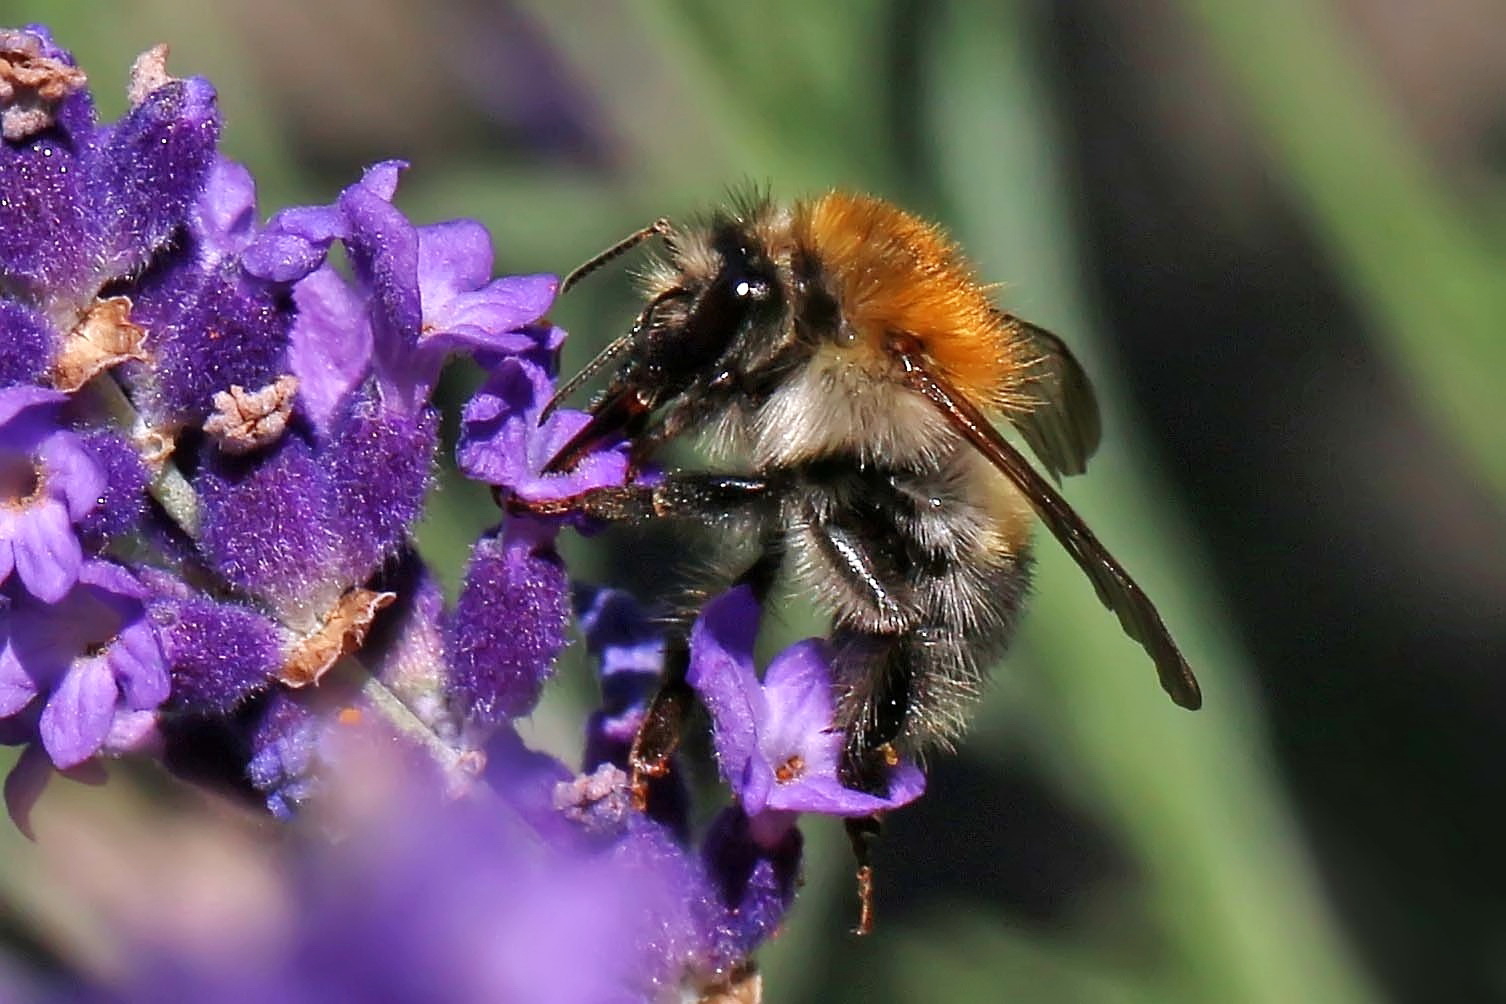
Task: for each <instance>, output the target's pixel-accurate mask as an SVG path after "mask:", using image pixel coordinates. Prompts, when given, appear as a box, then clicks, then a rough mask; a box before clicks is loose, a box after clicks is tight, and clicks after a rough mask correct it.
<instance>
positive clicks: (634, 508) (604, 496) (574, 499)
mask: <svg viewBox="0 0 1506 1004" xmlns="http://www.w3.org/2000/svg"><path fill="white" fill-rule="evenodd" d="M777 488H778V485H777V484H776V483H775V482H773V481H771V480H769V479H767V478H758V477H746V476H743V475H736V474H707V473H702V472H699V471H691V472H676V473H672V474H667V475H665V476H664V478H663V479H662V480H661V481H660V482H659V483H658V484H656V485H621V486H616V485H614V486H609V487H605V488H592V489H591V490H590V491H585V492H581V493H580V494H579V495H572V496H570V497H569V498H563V499H544V500H540V501H532V500H529V499H520V498H517V497H512V498H509V499H508V500H507V508H508V510H509V511H511V512H518V513H523V514H526V515H530V516H563V515H566V514H569V513H580V514H582V515H585V516H591V517H593V518H595V519H602V520H606V521H608V522H611V523H642V522H645V521H647V520H651V519H673V518H676V517H681V518H683V517H707V516H720V515H723V514H726V513H728V512H734V511H737V510H741V509H746V508H748V507H749V506H753V505H757V504H759V503H762V502H764V501H765V500H769V501H772V496H773V495H774V494H775V492H776V489H777Z"/></svg>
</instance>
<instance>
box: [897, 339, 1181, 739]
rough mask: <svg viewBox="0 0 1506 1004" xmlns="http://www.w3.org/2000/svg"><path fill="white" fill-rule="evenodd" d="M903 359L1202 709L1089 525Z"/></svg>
mask: <svg viewBox="0 0 1506 1004" xmlns="http://www.w3.org/2000/svg"><path fill="white" fill-rule="evenodd" d="M898 355H899V359H900V362H901V363H902V365H903V366H904V371H905V382H906V384H907V385H908V386H909V387H910V388H911V389H912V390H914V391H916V392H918V393H920V394H922V395H924V396H925V397H926V399H927V400H929V401H930V402H931V403H932V404H934V405H935V406H936V407H937V408H938V409H940V410H941V412H942V414H944V415H946V417H947V419H948V420H949V421H950V422H951V423H952V425H953V426H954V427H955V428H956V429H957V431H958V432H960V433H961V434H962V435H963V436H965V437H967V439H968V441H969V442H971V443H972V444H973V446H975V447H977V449H978V451H979V452H981V453H982V454H983V455H984V456H985V457H987V458H988V459H989V461H990V462H992V463H993V465H994V466H995V467H997V468H998V469H999V470H1000V471H1002V472H1003V474H1004V476H1005V477H1007V478H1009V480H1010V481H1012V482H1014V485H1015V487H1017V488H1018V489H1019V490H1020V492H1021V493H1022V494H1023V495H1024V496H1025V498H1026V500H1027V501H1028V502H1029V503H1030V506H1031V508H1033V509H1034V510H1035V512H1036V515H1038V516H1039V517H1040V518H1041V521H1042V522H1044V523H1045V524H1046V526H1047V528H1049V529H1050V530H1051V532H1052V534H1054V535H1055V537H1056V539H1057V540H1058V541H1060V542H1061V545H1062V547H1064V548H1066V550H1067V553H1068V554H1070V555H1071V556H1072V558H1073V560H1075V561H1076V562H1077V564H1078V567H1080V568H1081V569H1082V570H1083V571H1084V572H1085V573H1087V576H1088V580H1089V581H1090V582H1092V583H1093V588H1094V590H1096V591H1097V593H1098V598H1099V599H1100V600H1101V601H1103V605H1104V606H1106V607H1108V608H1109V609H1110V610H1112V611H1113V612H1114V613H1115V615H1116V616H1118V618H1119V623H1120V625H1121V626H1122V627H1123V628H1124V633H1125V634H1127V635H1129V636H1130V637H1131V638H1133V639H1135V641H1138V642H1139V643H1140V645H1141V646H1142V647H1143V648H1144V649H1145V651H1146V652H1148V653H1149V654H1150V657H1151V659H1152V660H1153V661H1154V662H1155V664H1156V672H1157V674H1158V675H1159V676H1160V678H1161V687H1162V689H1164V690H1165V691H1166V693H1167V694H1169V695H1170V696H1171V699H1172V700H1173V701H1175V702H1176V703H1177V704H1179V705H1181V706H1182V707H1184V708H1189V709H1192V710H1196V709H1197V708H1199V707H1201V706H1202V704H1203V694H1202V690H1201V689H1200V688H1199V687H1198V683H1197V678H1196V677H1194V676H1193V675H1192V669H1191V667H1189V666H1188V665H1187V660H1186V659H1184V658H1182V653H1181V652H1180V651H1178V649H1177V645H1176V642H1174V641H1173V640H1172V638H1171V633H1170V632H1169V631H1167V630H1166V623H1165V622H1164V621H1162V620H1161V615H1160V614H1159V613H1158V612H1157V611H1156V608H1155V605H1154V604H1153V603H1151V601H1150V597H1148V596H1146V595H1145V591H1144V590H1143V589H1141V588H1140V586H1139V585H1138V584H1137V583H1136V582H1135V580H1134V579H1132V578H1130V574H1129V572H1126V571H1125V570H1124V566H1123V565H1121V564H1119V562H1118V561H1117V560H1115V558H1114V556H1113V555H1112V554H1110V553H1109V552H1108V551H1107V550H1105V549H1104V546H1103V545H1102V544H1101V543H1099V541H1098V538H1097V537H1096V536H1094V535H1093V531H1092V530H1090V529H1088V525H1087V524H1086V523H1084V522H1083V521H1082V517H1080V516H1078V515H1077V513H1075V512H1073V511H1072V507H1071V506H1069V505H1068V504H1067V500H1066V499H1064V498H1062V497H1061V495H1060V494H1058V493H1057V491H1056V489H1055V488H1053V487H1052V486H1051V483H1050V482H1048V481H1047V480H1046V479H1045V478H1043V477H1041V475H1040V474H1039V473H1037V472H1036V470H1035V468H1034V467H1031V466H1030V461H1028V460H1026V459H1025V457H1024V455H1023V454H1021V453H1020V451H1019V450H1016V449H1015V448H1014V447H1013V446H1011V445H1009V443H1008V442H1006V441H1005V440H1004V437H1003V436H1001V435H999V431H998V430H997V429H995V428H994V427H993V423H991V422H990V421H989V420H988V418H987V417H986V416H985V415H984V414H983V413H982V412H980V411H979V410H978V409H977V408H976V407H975V406H974V405H973V404H972V402H970V401H968V400H967V399H966V398H965V397H963V396H962V395H961V394H958V393H957V392H956V391H955V390H953V389H952V388H951V387H950V386H948V385H947V383H946V382H945V381H944V380H942V379H941V378H940V377H938V376H937V375H936V374H935V373H933V372H932V371H931V370H930V369H929V368H928V367H927V366H926V363H925V359H924V358H923V357H922V356H921V355H920V353H919V352H918V351H914V350H910V349H907V348H905V347H901V348H900V349H899V352H898Z"/></svg>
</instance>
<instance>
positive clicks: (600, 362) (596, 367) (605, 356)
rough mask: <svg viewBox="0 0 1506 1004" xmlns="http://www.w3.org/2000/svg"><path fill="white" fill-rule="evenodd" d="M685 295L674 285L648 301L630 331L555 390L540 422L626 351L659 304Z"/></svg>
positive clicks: (613, 341)
mask: <svg viewBox="0 0 1506 1004" xmlns="http://www.w3.org/2000/svg"><path fill="white" fill-rule="evenodd" d="M619 253H620V252H619ZM575 271H576V272H579V271H580V269H576V270H575ZM571 275H574V273H571ZM566 281H567V282H568V281H569V280H568V279H567V280H566ZM684 295H685V290H683V289H681V288H680V287H679V286H672V287H670V288H669V289H666V290H665V291H664V292H662V293H660V294H659V295H658V296H656V297H654V298H653V299H652V300H650V301H648V306H646V307H644V308H643V312H642V313H641V314H639V315H638V319H637V320H636V321H634V322H633V327H632V330H631V331H629V332H628V333H627V334H625V335H620V336H619V337H617V338H614V339H613V340H612V341H611V342H610V343H609V344H608V345H607V347H606V348H604V349H602V350H601V351H600V352H598V353H596V358H594V359H592V360H591V361H590V362H588V363H586V365H585V366H584V367H582V369H581V371H580V372H579V373H577V374H575V375H574V376H573V377H571V378H570V379H569V380H566V381H565V384H564V386H562V387H560V388H559V389H558V390H556V391H555V392H554V396H553V397H551V398H550V399H549V403H548V404H546V405H544V410H543V411H541V412H539V424H540V425H543V424H544V423H545V422H546V421H548V419H549V416H550V415H553V414H554V412H555V409H556V408H558V407H559V406H560V405H561V404H562V403H563V402H564V400H565V398H567V397H569V396H570V395H571V394H574V393H575V392H576V391H577V390H579V389H580V387H581V385H582V384H584V383H585V382H586V381H587V380H589V379H591V378H592V377H593V376H595V375H596V374H597V373H598V372H600V371H601V370H602V368H603V367H605V366H606V365H607V363H610V362H612V361H613V360H614V359H616V358H617V357H618V356H620V355H622V354H623V353H624V352H626V351H627V350H628V348H629V347H630V346H631V345H632V344H633V340H634V339H635V338H637V337H638V332H640V331H642V330H643V329H644V328H645V327H647V326H648V323H649V321H650V319H651V318H652V317H653V315H654V311H655V310H657V309H659V305H660V304H661V303H663V302H664V301H666V300H673V299H675V298H676V297H680V296H684Z"/></svg>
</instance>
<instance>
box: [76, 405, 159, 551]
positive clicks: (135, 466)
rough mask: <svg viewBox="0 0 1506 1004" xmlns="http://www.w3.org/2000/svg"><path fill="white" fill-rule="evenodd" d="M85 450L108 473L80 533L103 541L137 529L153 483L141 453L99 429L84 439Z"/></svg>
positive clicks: (118, 437)
mask: <svg viewBox="0 0 1506 1004" xmlns="http://www.w3.org/2000/svg"><path fill="white" fill-rule="evenodd" d="M82 442H83V445H84V448H85V449H86V450H88V452H89V455H90V456H92V457H93V458H94V462H95V463H97V464H98V465H99V467H100V469H101V470H103V471H104V473H105V488H104V491H103V492H101V493H100V496H99V505H98V506H96V507H95V508H94V509H93V510H92V511H91V512H90V513H89V514H88V515H87V516H85V517H84V519H83V522H82V523H80V524H79V532H80V533H81V534H82V535H83V537H84V538H85V539H86V540H94V541H100V542H103V541H105V540H107V539H109V538H111V537H116V536H119V535H120V534H124V533H130V532H132V531H134V530H136V529H137V528H138V527H139V526H140V523H141V520H142V518H143V517H144V516H145V515H146V509H147V505H146V489H147V483H148V481H149V480H150V475H149V473H148V472H147V469H146V464H144V463H143V462H142V460H141V454H140V453H139V452H137V450H136V447H134V446H133V445H131V443H130V442H128V441H127V440H126V438H125V437H124V436H122V435H121V434H120V433H118V432H113V431H110V430H107V429H97V430H94V431H92V432H89V433H87V434H86V435H84V436H83V437H82Z"/></svg>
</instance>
